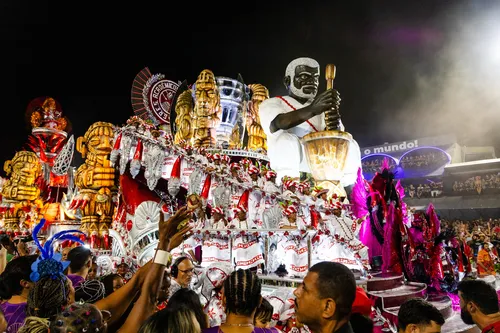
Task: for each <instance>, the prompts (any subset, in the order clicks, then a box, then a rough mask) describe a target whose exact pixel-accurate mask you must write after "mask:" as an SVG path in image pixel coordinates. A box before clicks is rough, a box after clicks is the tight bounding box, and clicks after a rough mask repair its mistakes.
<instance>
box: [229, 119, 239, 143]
mask: <svg viewBox="0 0 500 333" xmlns="http://www.w3.org/2000/svg"><path fill="white" fill-rule="evenodd" d="M240 148H241V135H240V127H239V126H238V124H235V125H234V127H233V131H232V132H231V137H230V138H229V149H240Z"/></svg>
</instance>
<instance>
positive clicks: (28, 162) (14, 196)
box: [2, 151, 42, 231]
mask: <svg viewBox="0 0 500 333" xmlns="http://www.w3.org/2000/svg"><path fill="white" fill-rule="evenodd" d="M4 171H5V173H6V174H7V176H10V177H9V179H8V180H7V181H6V182H5V184H4V185H3V188H2V196H3V198H2V204H3V205H10V207H11V209H7V210H6V212H5V215H4V218H5V220H4V223H5V225H4V226H5V229H6V230H7V231H18V230H19V228H20V226H19V222H20V218H21V217H22V215H24V212H25V211H31V208H30V206H31V203H32V202H34V201H37V199H38V198H39V196H40V189H39V188H38V186H37V184H36V181H37V179H38V177H40V175H41V174H42V166H41V164H40V160H39V159H38V156H36V154H35V153H33V152H28V151H20V152H18V153H16V155H14V158H13V159H12V160H10V161H6V162H5V164H4ZM12 208H13V209H12Z"/></svg>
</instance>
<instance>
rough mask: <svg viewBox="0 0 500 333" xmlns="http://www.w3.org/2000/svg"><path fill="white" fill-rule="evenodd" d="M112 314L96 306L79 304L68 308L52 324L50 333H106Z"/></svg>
mask: <svg viewBox="0 0 500 333" xmlns="http://www.w3.org/2000/svg"><path fill="white" fill-rule="evenodd" d="M110 316H111V314H110V313H109V312H108V311H100V310H99V309H98V308H97V307H96V306H95V305H93V304H89V303H84V302H78V303H73V304H71V305H70V306H68V307H66V308H65V309H64V311H63V312H62V313H60V314H59V315H57V316H56V317H55V318H54V320H53V321H52V322H51V323H50V333H66V332H86V333H94V332H99V333H106V331H107V328H108V325H107V320H108V319H109V317H110Z"/></svg>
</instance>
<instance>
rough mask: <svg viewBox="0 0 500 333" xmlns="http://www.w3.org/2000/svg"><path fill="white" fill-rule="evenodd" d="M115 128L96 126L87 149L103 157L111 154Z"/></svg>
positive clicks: (89, 138)
mask: <svg viewBox="0 0 500 333" xmlns="http://www.w3.org/2000/svg"><path fill="white" fill-rule="evenodd" d="M112 141H113V128H111V127H108V126H100V127H96V128H95V129H94V130H93V132H92V134H91V135H90V136H89V137H88V141H87V149H88V152H89V153H90V154H93V155H95V156H97V157H98V159H99V157H100V158H101V159H102V158H103V157H104V156H107V155H109V153H111V150H112V149H113V147H112V146H111V143H112Z"/></svg>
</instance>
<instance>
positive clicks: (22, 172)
mask: <svg viewBox="0 0 500 333" xmlns="http://www.w3.org/2000/svg"><path fill="white" fill-rule="evenodd" d="M40 172H41V168H40V163H39V162H38V159H37V158H36V155H35V154H34V153H33V156H23V157H21V158H19V159H18V160H17V161H16V162H15V163H14V164H13V165H12V176H11V179H17V180H18V183H19V185H26V186H31V185H33V184H34V183H35V181H36V179H37V178H38V176H39V175H40Z"/></svg>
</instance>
